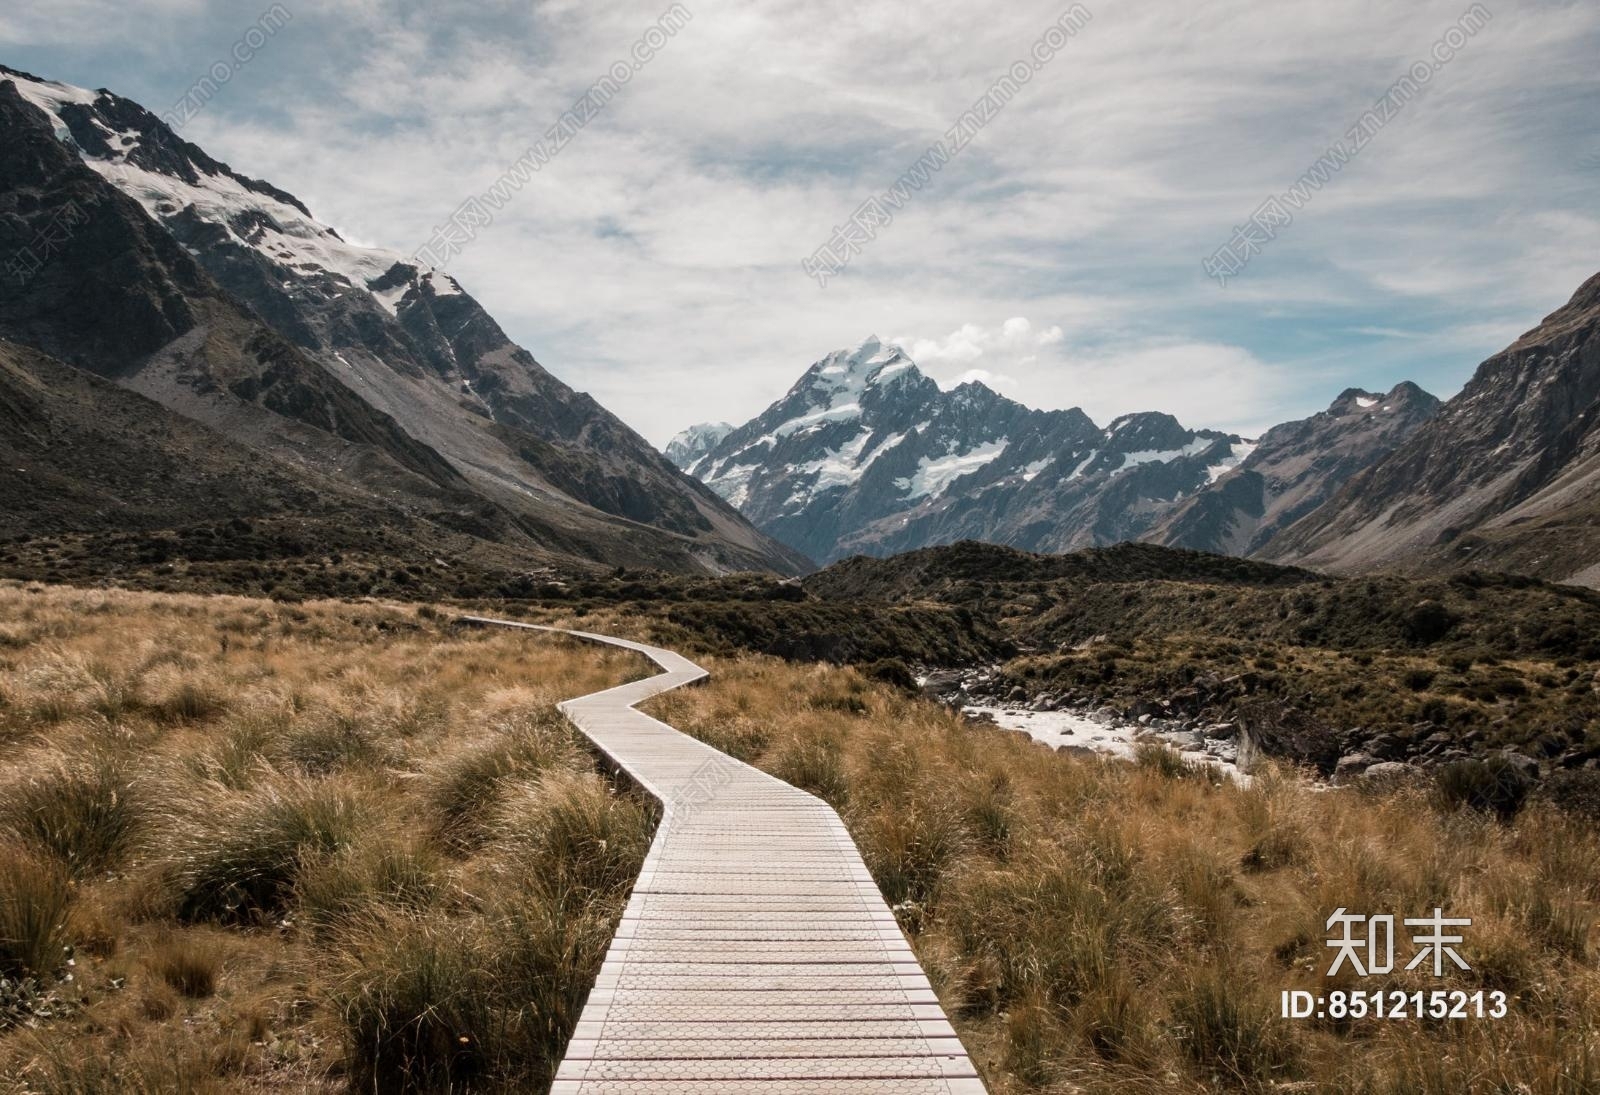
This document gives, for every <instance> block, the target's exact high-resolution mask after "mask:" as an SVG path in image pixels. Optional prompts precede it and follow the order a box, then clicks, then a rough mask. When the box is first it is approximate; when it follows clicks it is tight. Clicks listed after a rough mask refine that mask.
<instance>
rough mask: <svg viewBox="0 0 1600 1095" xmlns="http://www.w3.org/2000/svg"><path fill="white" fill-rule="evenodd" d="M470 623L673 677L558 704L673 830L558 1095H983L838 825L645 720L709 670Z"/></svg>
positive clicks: (628, 917) (639, 892) (650, 858)
mask: <svg viewBox="0 0 1600 1095" xmlns="http://www.w3.org/2000/svg"><path fill="white" fill-rule="evenodd" d="M461 622H463V623H469V624H475V625H493V626H505V627H519V628H527V629H529V630H534V631H557V632H562V633H564V634H568V635H572V636H574V637H576V638H579V639H587V640H590V641H592V642H598V643H607V644H609V645H611V646H619V647H623V648H625V649H628V650H634V651H637V652H638V653H640V654H643V655H645V656H646V657H648V658H650V659H651V660H652V661H654V662H655V663H656V664H657V665H659V666H660V667H661V668H662V670H663V672H662V673H660V674H658V675H657V676H654V677H649V678H647V679H645V680H640V681H634V682H633V683H631V684H624V685H621V686H619V687H616V688H608V689H606V690H605V691H603V692H595V693H593V694H591V695H588V696H580V697H578V698H577V699H571V700H567V701H566V702H564V703H562V704H561V705H560V708H561V711H562V712H563V713H564V714H565V715H566V716H567V718H569V719H571V720H572V722H573V724H574V725H576V726H577V727H578V729H579V730H581V731H582V732H583V733H584V734H585V735H586V736H587V737H588V738H589V739H590V740H591V741H592V742H593V743H594V744H595V746H596V748H598V749H599V750H600V751H601V753H603V754H604V755H605V756H606V757H607V758H608V759H609V760H610V761H611V762H612V763H613V764H615V765H616V766H617V767H618V768H620V769H622V770H623V771H624V772H626V773H627V774H628V775H629V776H631V777H632V778H633V779H634V780H635V781H637V782H638V783H639V784H640V785H641V786H642V787H644V789H645V790H647V791H648V792H649V793H650V794H651V795H653V796H655V798H656V799H657V800H659V802H660V803H661V822H660V825H659V826H658V827H657V829H656V835H655V840H654V842H653V843H652V844H651V846H650V851H649V854H648V855H647V856H646V857H645V861H644V867H643V868H642V869H641V871H640V873H639V880H638V882H637V883H635V885H634V888H633V896H632V898H631V899H630V900H629V902H628V907H627V909H626V910H625V911H624V912H623V914H622V923H621V925H620V926H619V927H618V928H617V934H616V936H615V937H614V938H613V939H612V941H611V948H610V950H609V951H608V952H607V953H606V959H605V964H604V965H603V966H602V967H601V968H600V975H599V977H598V978H597V979H596V981H595V985H594V988H593V990H592V991H591V992H590V993H589V999H588V1002H587V1003H586V1004H585V1005H584V1009H583V1014H582V1015H581V1016H580V1017H579V1020H578V1026H577V1029H576V1030H575V1031H574V1032H573V1036H572V1041H571V1042H570V1043H569V1044H568V1045H567V1052H566V1057H565V1059H563V1061H562V1062H561V1067H560V1069H559V1071H558V1072H557V1073H556V1079H555V1083H554V1085H553V1086H552V1088H551V1092H552V1095H609V1093H612V1092H643V1093H645V1095H680V1093H681V1095H689V1093H695V1095H731V1093H734V1092H750V1093H752V1095H780V1093H781V1095H790V1093H793V1095H802V1093H803V1095H846V1093H849V1095H873V1093H877V1092H895V1093H901V1092H904V1093H907V1095H924V1093H927V1095H933V1093H941V1095H983V1092H984V1087H983V1083H982V1081H980V1080H979V1079H978V1075H977V1072H976V1071H974V1069H973V1067H972V1062H971V1061H970V1060H968V1058H967V1054H966V1051H965V1050H964V1049H963V1048H962V1046H961V1042H960V1040H959V1039H957V1037H956V1032H955V1030H954V1029H952V1027H951V1026H950V1023H949V1021H948V1020H947V1019H946V1018H945V1015H944V1012H943V1011H942V1010H941V1009H940V1007H939V1001H938V998H937V997H935V996H934V994H933V989H932V988H931V987H930V986H929V985H928V980H927V978H926V977H924V976H923V973H922V968H921V967H920V966H919V965H918V964H917V960H916V956H915V955H913V954H912V953H911V948H910V946H909V945H907V943H906V940H905V937H904V936H903V935H901V933H900V929H899V926H898V925H896V923H895V919H894V914H893V913H892V912H890V910H889V907H888V906H887V905H886V904H885V903H884V900H883V896H882V895H881V894H880V893H879V892H878V889H877V887H876V886H875V885H874V884H873V881H872V876H871V875H870V874H868V872H867V868H866V865H865V864H864V863H862V861H861V855H860V853H859V852H857V851H856V847H855V845H854V844H853V843H852V842H851V840H850V836H849V834H848V833H847V832H846V831H845V828H844V824H843V822H841V821H840V820H839V815H838V814H836V813H834V811H833V809H832V808H831V807H829V806H828V805H827V803H825V802H823V801H822V800H820V799H818V798H816V797H815V796H813V795H809V794H807V793H805V792H804V791H800V790H798V789H796V788H794V787H791V786H789V785H788V784H787V783H784V782H782V781H781V780H778V779H776V778H774V777H772V776H769V775H767V774H766V773H764V772H762V771H760V770H758V769H756V768H753V767H751V766H750V765H748V764H744V763H742V762H740V761H737V760H734V759H733V758H732V757H730V756H727V755H726V754H724V753H721V752H719V751H717V750H716V749H713V748H711V747H710V746H709V745H706V744H704V743H703V742H700V741H697V740H696V739H694V738H691V737H689V736H688V735H686V734H683V733H680V732H679V731H677V730H674V729H673V728H672V727H670V726H668V725H667V724H666V723H664V722H661V721H660V720H658V719H653V718H651V717H650V716H649V715H646V714H643V713H642V712H639V711H635V710H634V705H635V704H637V703H641V702H643V701H644V700H647V699H649V698H650V697H652V696H656V695H659V694H661V693H662V692H666V691H669V690H671V689H673V688H678V687H680V686H682V685H686V684H692V683H694V682H695V681H699V680H702V679H704V678H705V677H706V675H707V674H706V671H705V670H704V669H701V668H700V667H699V666H697V665H695V664H694V663H693V662H691V661H689V660H688V659H687V658H684V657H683V656H681V655H679V654H675V653H673V652H672V651H670V650H663V649H661V648H659V647H654V646H646V645H645V644H643V643H635V642H629V641H627V640H624V639H614V638H611V637H609V636H606V635H596V634H592V633H589V632H583V631H565V630H564V629H561V628H549V627H540V626H538V625H534V624H519V623H512V622H509V621H504V620H491V619H486V618H483V617H476V616H470V617H466V618H464V619H463V620H462V621H461Z"/></svg>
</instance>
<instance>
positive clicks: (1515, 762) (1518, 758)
mask: <svg viewBox="0 0 1600 1095" xmlns="http://www.w3.org/2000/svg"><path fill="white" fill-rule="evenodd" d="M1500 755H1501V756H1502V757H1504V758H1505V760H1506V763H1507V764H1510V765H1511V767H1513V768H1515V769H1516V770H1517V772H1518V773H1519V774H1520V775H1523V776H1525V777H1527V778H1528V779H1530V780H1537V779H1538V778H1539V762H1538V761H1536V760H1534V759H1533V758H1532V757H1530V756H1528V755H1527V754H1526V753H1519V752H1517V751H1516V750H1515V749H1505V750H1502V751H1501V753H1500Z"/></svg>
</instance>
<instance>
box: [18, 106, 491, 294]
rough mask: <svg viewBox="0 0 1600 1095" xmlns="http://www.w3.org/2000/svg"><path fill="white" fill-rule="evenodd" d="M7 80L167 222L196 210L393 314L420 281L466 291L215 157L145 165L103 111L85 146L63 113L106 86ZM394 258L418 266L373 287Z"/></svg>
mask: <svg viewBox="0 0 1600 1095" xmlns="http://www.w3.org/2000/svg"><path fill="white" fill-rule="evenodd" d="M6 79H9V80H12V81H13V82H15V84H16V85H17V90H18V92H19V94H21V95H22V97H23V98H24V99H26V100H27V101H28V102H30V103H32V104H33V105H34V106H37V107H39V108H40V109H41V110H43V111H45V112H46V113H47V114H49V115H50V116H51V118H52V120H53V123H54V127H55V132H56V137H57V139H59V140H61V141H63V142H64V143H67V144H71V145H74V146H75V147H76V148H77V149H78V151H79V152H80V154H81V155H82V158H83V161H84V163H86V164H87V165H88V166H89V167H91V168H92V169H94V170H95V171H96V172H98V173H99V174H100V175H101V176H103V177H104V178H105V179H106V180H107V181H108V182H110V183H112V184H113V185H114V186H116V187H117V188H118V189H119V190H121V191H122V192H123V193H125V194H128V195H129V196H130V197H132V198H134V199H135V200H136V201H138V202H139V204H140V205H142V206H143V207H144V209H145V211H146V212H147V213H149V214H150V215H151V216H152V217H154V218H155V219H156V220H158V221H161V222H166V221H168V220H170V219H172V218H173V217H175V216H177V215H179V214H182V213H184V212H185V211H186V210H190V209H192V210H193V212H194V215H196V216H198V217H199V218H200V219H201V220H202V221H205V222H206V223H208V224H213V225H217V226H218V227H220V228H222V229H223V230H224V231H225V232H226V233H227V234H228V236H229V238H230V239H231V240H233V241H234V242H235V243H237V244H239V245H240V246H242V247H248V248H251V249H253V250H255V251H258V252H260V253H261V254H262V255H264V256H265V257H267V258H269V259H271V260H272V261H273V262H274V263H275V264H277V265H278V266H279V267H281V268H282V269H284V270H285V271H287V272H288V273H291V274H293V275H295V276H297V277H302V278H304V277H315V276H318V275H322V274H332V275H335V276H336V277H339V278H342V279H343V280H344V281H345V282H346V283H348V284H349V285H350V286H351V288H354V289H359V290H362V291H366V292H370V293H371V295H372V298H373V299H374V300H375V301H377V302H378V304H379V305H380V306H381V307H383V308H384V310H386V311H387V312H389V313H390V314H391V315H394V314H396V312H397V309H398V305H399V302H400V300H401V299H402V298H404V297H405V295H406V294H407V293H408V292H410V291H411V290H412V289H413V288H415V287H416V286H417V285H419V284H421V283H422V282H428V283H429V284H430V285H431V286H432V288H433V291H434V292H435V293H436V294H438V295H440V296H446V295H452V294H455V293H459V292H461V288H460V286H459V285H457V284H456V283H455V281H454V279H452V278H449V277H448V276H446V275H443V274H441V273H439V272H437V271H433V270H416V268H415V267H414V266H412V263H411V260H410V258H408V257H407V256H405V255H402V254H401V253H400V252H398V251H391V250H387V249H385V248H379V247H362V246H357V245H355V244H352V243H349V242H347V241H346V240H344V239H343V238H341V237H340V235H339V233H338V232H336V231H335V230H334V229H333V228H331V227H329V226H328V225H326V224H323V223H322V222H321V221H318V220H317V219H316V218H314V217H312V216H309V215H308V214H307V213H306V212H304V210H302V209H300V208H297V207H296V206H295V205H292V204H290V202H288V201H284V200H280V199H278V198H275V197H273V196H272V195H271V194H268V193H264V192H263V190H262V189H252V188H251V187H250V186H247V185H246V182H245V180H243V179H242V177H240V176H237V175H234V174H231V173H229V172H227V171H221V170H217V169H216V167H215V166H213V165H212V164H210V163H205V162H197V161H196V160H195V159H194V158H193V157H187V158H188V167H189V169H190V170H189V171H188V172H187V173H188V174H192V175H193V176H194V181H190V180H188V179H185V178H181V177H179V176H178V175H176V174H171V173H168V172H165V171H154V170H151V169H149V168H148V167H145V166H142V165H141V164H140V163H139V162H138V153H139V151H140V149H141V146H142V145H143V144H144V142H145V140H146V136H145V134H144V133H142V132H140V131H139V130H137V129H115V128H112V127H111V126H108V125H106V124H105V123H104V122H103V121H102V120H101V118H100V117H99V116H96V115H89V116H88V117H87V119H86V122H84V121H80V125H81V124H87V125H89V126H91V127H92V128H93V129H94V131H95V132H97V133H98V134H99V135H100V137H101V138H103V147H100V148H96V149H95V150H93V151H90V150H89V149H86V148H84V147H83V144H82V143H81V142H80V141H78V140H77V139H75V138H74V137H73V135H72V132H73V131H72V126H71V124H70V123H69V121H68V118H67V117H66V114H67V113H68V111H69V108H71V107H86V108H93V107H95V106H96V104H98V103H100V102H101V100H102V98H104V99H106V100H107V101H108V102H109V101H111V96H109V95H108V94H107V93H104V92H93V91H87V90H85V89H83V88H77V87H72V86H70V85H67V84H58V83H54V82H51V81H45V80H35V79H28V78H26V77H24V76H21V75H18V74H7V76H6ZM157 124H159V123H157ZM91 143H94V142H91ZM179 147H186V148H192V146H179ZM168 151H169V152H170V151H171V150H168ZM201 158H202V159H205V157H203V156H202V157H201ZM396 264H400V265H402V266H405V267H407V268H410V269H412V270H414V271H415V272H414V273H413V274H412V275H411V276H410V277H405V278H397V279H392V280H393V281H394V282H395V284H392V285H390V284H385V285H384V287H383V288H382V289H381V290H374V289H373V286H374V285H375V284H376V283H379V282H382V281H384V279H385V278H386V276H387V275H389V274H390V272H391V271H392V270H393V269H394V267H395V266H396Z"/></svg>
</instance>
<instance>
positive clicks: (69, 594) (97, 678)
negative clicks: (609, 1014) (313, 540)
mask: <svg viewBox="0 0 1600 1095" xmlns="http://www.w3.org/2000/svg"><path fill="white" fill-rule="evenodd" d="M446 621H447V617H445V616H444V615H443V614H441V613H439V612H436V611H430V612H428V613H426V614H423V613H420V612H418V611H416V610H414V609H410V608H398V607H389V606H384V605H377V604H355V605H353V604H297V605H287V604H275V603H272V602H267V601H256V600H249V599H245V598H238V597H199V596H189V595H162V594H141V593H128V592H120V591H81V590H72V589H64V588H50V587H44V586H32V585H27V586H24V585H19V584H17V583H12V582H0V636H3V639H0V1095H23V1093H25V1092H26V1093H29V1095H35V1093H55V1092H62V1093H65V1092H72V1093H74V1095H77V1093H81V1092H88V1093H91V1095H94V1093H98V1092H118V1093H122V1092H134V1093H150V1095H156V1093H160V1095H168V1093H171V1092H184V1093H211V1092H235V1091H241V1090H243V1091H254V1090H292V1091H305V1092H330V1093H331V1092H337V1091H348V1090H361V1091H402V1090H405V1091H427V1090H437V1091H445V1090H461V1089H462V1088H463V1087H464V1086H468V1085H470V1086H471V1087H472V1089H473V1090H484V1091H508V1092H509V1091H525V1090H537V1089H538V1087H539V1086H540V1085H542V1084H544V1083H545V1082H546V1081H547V1080H548V1078H549V1075H550V1073H551V1071H552V1069H553V1067H554V1063H555V1061H556V1060H557V1059H558V1058H559V1055H560V1052H561V1049H562V1047H563V1046H564V1045H565V1042H566V1038H567V1036H568V1034H569V1033H570V1031H571V1029H572V1024H573V1023H574V1022H576V1019H577V1015H578V1012H579V1009H580V1007H581V1004H582V1001H583V999H584V997H585V995H586V994H587V992H588V989H589V986H590V984H592V982H593V978H594V975H595V972H596V971H597V970H598V967H599V964H600V961H601V960H602V958H603V956H604V953H605V949H606V945H607V943H608V941H609V940H610V937H611V934H612V932H613V931H614V929H615V925H616V922H617V919H618V918H619V917H620V915H621V911H622V907H623V904H624V902H625V898H626V894H627V890H628V887H629V885H630V884H631V882H632V880H633V878H634V877H635V875H636V874H637V871H638V869H639V864H640V863H641V862H642V860H643V856H644V853H645V849H646V847H647V846H648V843H649V839H650V833H651V830H652V827H653V824H654V820H653V819H654V815H653V812H652V810H651V808H650V806H649V804H648V803H646V802H645V801H644V800H642V799H641V798H639V797H638V796H637V795H635V794H634V793H633V792H631V791H627V790H620V789H618V788H616V787H614V786H612V784H610V783H609V782H608V781H607V780H606V779H604V778H602V776H601V775H600V774H598V772H597V766H596V761H595V758H594V756H593V754H591V753H590V752H589V751H588V750H587V749H586V748H585V747H584V746H583V745H582V744H581V743H580V740H579V738H578V736H577V734H576V732H575V731H574V730H573V729H572V728H571V727H570V726H569V725H568V724H567V723H566V721H565V720H564V719H562V718H561V717H560V715H559V714H558V713H557V712H556V711H555V710H554V707H553V703H554V701H555V700H557V699H560V698H562V697H565V696H571V695H578V694H581V693H583V692H588V691H594V690H596V689H598V688H602V687H608V686H610V685H614V684H616V683H618V682H619V681H622V680H626V679H629V678H630V677H632V676H637V675H639V674H640V673H641V672H642V671H643V667H642V665H641V664H640V663H639V660H638V659H637V658H636V657H633V656H630V655H626V654H621V655H613V654H610V653H608V652H606V651H603V650H599V649H597V648H594V647H590V646H586V645H578V644H571V643H565V642H562V641H561V640H559V639H556V638H540V637H529V636H527V635H523V634H517V633H512V632H492V631H468V630H457V629H454V628H451V627H450V626H449V625H448V623H447V622H446ZM463 1039H465V1040H463Z"/></svg>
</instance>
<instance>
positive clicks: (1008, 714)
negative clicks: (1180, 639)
mask: <svg viewBox="0 0 1600 1095" xmlns="http://www.w3.org/2000/svg"><path fill="white" fill-rule="evenodd" d="M918 680H919V682H920V683H921V685H922V688H923V690H924V692H926V693H927V694H929V695H930V696H933V697H934V698H937V699H939V700H940V701H941V702H943V703H946V704H948V705H950V706H952V707H956V708H959V709H961V710H962V711H964V712H966V713H968V714H969V715H970V716H971V717H973V718H977V719H984V720H986V721H990V722H992V723H993V724H994V725H996V726H997V727H999V728H1001V729H1004V730H1010V731H1016V732H1022V733H1026V734H1027V735H1028V736H1029V737H1031V738H1033V739H1034V740H1035V741H1038V742H1040V743H1042V744H1044V745H1048V746H1050V747H1051V748H1053V749H1056V750H1058V751H1064V752H1073V753H1083V754H1089V753H1097V754H1103V755H1107V756H1119V757H1131V756H1132V755H1133V752H1134V750H1135V748H1136V747H1137V746H1138V745H1139V744H1140V743H1142V742H1155V743H1160V744H1164V745H1168V746H1170V747H1172V748H1173V749H1175V750H1177V751H1178V752H1180V753H1182V754H1183V755H1184V756H1185V757H1186V758H1187V759H1189V760H1191V761H1194V762H1197V763H1205V764H1210V765H1213V766H1216V767H1218V768H1219V769H1221V770H1223V771H1225V772H1227V773H1228V774H1230V775H1232V776H1235V777H1238V776H1244V775H1247V774H1248V773H1249V772H1250V771H1251V769H1252V768H1254V766H1255V765H1256V764H1257V763H1259V762H1260V761H1261V760H1262V759H1263V758H1265V757H1271V756H1287V757H1288V759H1290V760H1291V761H1294V762H1296V763H1301V764H1306V765H1307V766H1308V767H1311V768H1315V769H1316V770H1317V771H1318V773H1319V774H1320V775H1321V776H1322V777H1323V778H1325V779H1326V781H1327V782H1329V783H1332V784H1335V785H1339V784H1347V783H1352V782H1356V781H1358V780H1363V779H1384V780H1393V779H1405V778H1409V777H1414V776H1418V775H1421V774H1423V773H1425V772H1426V771H1427V770H1428V769H1430V768H1434V767H1437V766H1440V765H1443V764H1448V763H1451V762H1453V761H1458V760H1466V759H1471V758H1476V759H1485V758H1488V757H1499V758H1502V759H1503V760H1504V761H1505V762H1506V766H1507V767H1508V768H1510V769H1511V770H1513V771H1514V772H1515V773H1516V774H1517V776H1518V777H1520V778H1522V779H1525V780H1526V781H1527V782H1529V783H1530V784H1531V783H1537V782H1539V781H1540V780H1541V779H1542V778H1543V777H1544V776H1546V775H1548V774H1550V773H1551V772H1553V771H1558V770H1561V769H1565V768H1572V767H1580V766H1584V765H1585V763H1587V766H1590V767H1593V766H1595V763H1596V761H1595V760H1593V759H1591V758H1588V757H1586V756H1575V757H1569V756H1566V755H1565V754H1561V755H1557V754H1552V755H1550V756H1548V757H1544V758H1540V757H1535V756H1532V755H1530V754H1529V753H1525V752H1521V751H1519V750H1515V749H1496V748H1492V747H1490V746H1488V744H1487V743H1486V742H1485V741H1483V740H1482V735H1467V736H1466V737H1459V736H1457V735H1454V734H1450V733H1448V732H1445V731H1442V730H1438V729H1432V728H1428V727H1419V728H1414V729H1413V730H1411V731H1410V732H1408V733H1395V732H1390V733H1374V732H1371V731H1365V730H1362V729H1361V728H1354V729H1349V730H1344V731H1332V732H1329V731H1323V732H1322V734H1323V736H1324V738H1325V740H1323V741H1321V742H1319V743H1318V747H1319V750H1321V756H1320V757H1319V758H1318V760H1317V761H1316V762H1315V763H1308V761H1307V758H1306V757H1305V756H1303V755H1296V754H1297V753H1298V752H1299V750H1298V749H1295V748H1294V745H1295V744H1296V743H1288V745H1289V747H1288V748H1286V747H1285V741H1284V735H1283V734H1282V732H1281V730H1279V729H1278V728H1276V727H1275V728H1273V729H1272V730H1268V729H1266V728H1264V727H1263V728H1259V729H1258V728H1257V727H1253V726H1251V725H1250V720H1247V719H1242V718H1220V719H1219V718H1216V717H1214V716H1212V717H1208V716H1206V715H1205V714H1199V715H1195V714H1189V713H1186V712H1185V708H1186V707H1189V706H1191V705H1190V704H1188V703H1186V702H1185V697H1181V696H1180V697H1171V698H1157V699H1144V700H1140V701H1137V702H1135V703H1132V704H1129V705H1127V706H1126V707H1122V708H1118V707H1113V706H1107V705H1104V704H1101V705H1095V704H1092V703H1084V702H1082V701H1080V700H1079V699H1078V698H1077V697H1074V696H1071V695H1065V694H1056V693H1052V692H1040V693H1030V692H1029V691H1028V690H1027V689H1025V688H1023V687H1022V686H1020V685H1017V684H1015V683H1014V682H1012V681H1009V680H1007V679H1006V678H1005V676H1004V674H1003V673H1002V672H1001V670H1000V668H999V667H983V668H975V669H965V670H952V669H942V670H934V671H931V672H928V673H926V674H923V675H920V676H919V677H918ZM1229 683H1230V682H1228V681H1219V682H1218V690H1219V691H1221V690H1225V689H1226V688H1227V687H1228V685H1229ZM1191 690H1192V689H1191Z"/></svg>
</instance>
